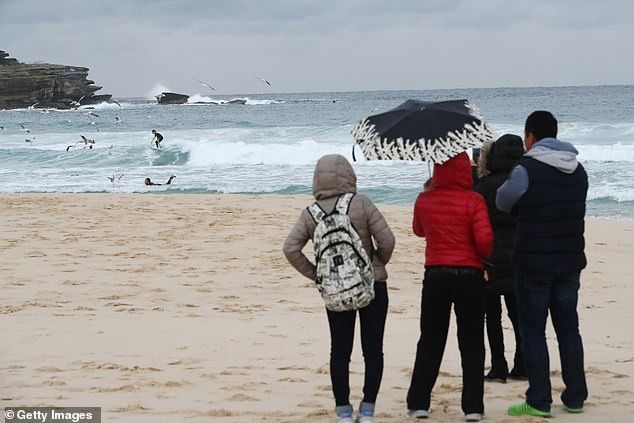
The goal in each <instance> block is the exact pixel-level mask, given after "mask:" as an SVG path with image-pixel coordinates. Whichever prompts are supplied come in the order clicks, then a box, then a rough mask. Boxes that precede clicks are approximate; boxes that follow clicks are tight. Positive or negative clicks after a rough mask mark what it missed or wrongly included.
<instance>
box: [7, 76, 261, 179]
mask: <svg viewBox="0 0 634 423" xmlns="http://www.w3.org/2000/svg"><path fill="white" fill-rule="evenodd" d="M194 79H195V78H194ZM255 79H257V80H258V81H260V82H262V83H263V84H267V85H269V86H270V85H271V83H270V82H269V81H267V80H266V79H265V78H262V77H260V76H256V77H255ZM195 80H196V81H198V82H199V83H200V84H201V85H202V86H203V87H205V88H207V89H209V90H211V91H216V89H215V88H214V87H213V86H212V85H211V84H210V83H208V82H204V81H201V80H200V79H195ZM85 97H86V96H81V97H80V98H79V99H78V100H73V101H72V102H71V103H70V105H71V106H72V107H74V108H78V107H80V106H81V105H82V104H81V101H82V100H83V99H84V98H85ZM110 101H111V102H112V103H115V104H116V105H117V106H119V108H121V104H119V103H118V102H117V101H116V100H110ZM38 104H40V103H39V102H38V103H34V104H32V105H31V106H29V107H28V109H30V110H33V109H35V106H37V105H38ZM40 113H42V114H48V113H50V110H49V109H46V108H44V109H41V110H40ZM85 116H86V117H87V118H88V120H89V121H90V124H91V125H92V126H93V127H94V128H95V130H96V131H97V132H100V131H99V122H98V121H97V120H96V119H95V118H99V115H98V114H97V113H95V112H93V111H89V112H87V113H85ZM65 121H66V123H67V124H68V125H72V124H73V121H71V120H69V119H66V120H65ZM121 122H123V121H122V120H121V117H119V116H118V115H117V116H115V117H114V123H115V124H120V123H121ZM5 131H6V128H5V127H4V126H1V125H0V135H2V134H3V133H4V132H5ZM20 131H22V132H23V133H25V134H27V136H28V138H26V139H25V140H24V142H26V143H28V144H30V145H31V146H33V144H34V143H35V141H36V138H35V136H34V135H33V134H31V130H30V129H29V128H27V127H26V126H24V125H20ZM80 137H81V141H77V142H75V143H74V144H70V145H68V146H67V147H66V151H67V152H68V151H70V149H71V148H73V149H74V148H77V146H81V149H86V148H87V149H90V150H92V148H93V146H94V145H95V140H94V139H91V138H88V137H86V136H84V135H80ZM112 148H113V145H111V146H110V147H108V154H109V155H110V154H112ZM123 176H124V175H123V174H120V175H116V174H114V173H113V174H112V176H108V177H107V178H108V180H109V181H110V182H111V183H113V184H115V181H116V183H118V182H120V181H121V178H123Z"/></svg>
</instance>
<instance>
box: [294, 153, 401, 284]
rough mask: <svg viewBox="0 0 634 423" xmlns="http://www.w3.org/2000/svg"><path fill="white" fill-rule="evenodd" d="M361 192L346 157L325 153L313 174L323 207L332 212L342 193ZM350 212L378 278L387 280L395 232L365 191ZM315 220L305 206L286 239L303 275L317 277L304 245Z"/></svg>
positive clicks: (295, 262) (378, 279)
mask: <svg viewBox="0 0 634 423" xmlns="http://www.w3.org/2000/svg"><path fill="white" fill-rule="evenodd" d="M347 192H353V193H356V192H357V176H356V175H355V173H354V170H353V169H352V166H351V165H350V162H348V160H346V158H345V157H343V156H341V155H339V154H330V155H327V156H324V157H322V158H321V159H319V161H318V162H317V165H316V166H315V173H314V175H313V195H314V197H315V200H317V202H318V203H319V205H320V206H321V208H322V209H324V211H326V212H327V213H330V212H331V211H332V210H333V209H334V207H335V203H336V201H337V198H338V196H339V195H340V194H344V193H347ZM348 216H350V220H351V221H352V224H353V225H354V228H355V229H356V230H357V232H358V233H359V236H360V237H361V241H362V242H363V246H364V247H365V250H366V252H367V253H368V256H370V257H372V263H373V265H374V278H375V279H376V280H377V281H386V280H387V271H386V270H385V265H386V264H387V262H388V261H389V260H390V257H391V256H392V251H394V243H395V240H394V234H392V231H391V230H390V227H389V226H388V224H387V222H386V221H385V219H384V218H383V215H382V214H381V212H380V211H379V210H378V209H377V208H376V206H375V205H374V204H373V203H372V201H370V199H369V198H368V197H366V196H365V195H363V194H356V195H355V196H354V197H353V198H352V201H351V202H350V208H349V209H348ZM315 227H316V224H315V221H314V220H313V218H312V217H311V216H310V213H309V212H308V210H307V209H304V210H303V211H302V213H301V215H300V216H299V221H298V222H297V223H296V224H295V226H294V227H293V229H292V230H291V232H290V233H289V234H288V237H287V238H286V241H285V242H284V249H283V250H284V255H285V256H286V258H287V259H288V261H289V262H290V263H291V265H292V266H293V267H294V268H295V269H297V271H298V272H300V273H301V274H302V275H304V276H306V277H307V278H309V279H311V280H315V277H316V267H315V264H313V262H312V261H310V260H309V259H308V258H307V257H306V255H304V253H303V252H302V249H303V248H304V246H305V245H306V243H307V242H308V241H309V240H312V239H313V234H314V232H315Z"/></svg>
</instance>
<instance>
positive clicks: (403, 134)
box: [352, 100, 493, 163]
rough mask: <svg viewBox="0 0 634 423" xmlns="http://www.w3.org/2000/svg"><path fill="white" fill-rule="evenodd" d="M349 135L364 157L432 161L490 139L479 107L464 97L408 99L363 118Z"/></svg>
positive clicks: (439, 160) (488, 130) (453, 154)
mask: <svg viewBox="0 0 634 423" xmlns="http://www.w3.org/2000/svg"><path fill="white" fill-rule="evenodd" d="M352 135H353V136H354V138H355V139H356V143H357V144H359V146H360V147H361V151H363V155H364V156H365V158H366V159H367V160H420V161H431V162H433V163H444V162H445V161H447V160H449V159H450V158H452V157H453V156H455V155H457V154H458V153H461V152H463V151H465V150H467V149H469V148H472V147H478V146H480V145H481V144H482V143H483V142H485V141H489V140H492V139H493V132H492V131H491V130H490V129H489V128H488V127H487V125H486V124H485V123H484V118H483V117H482V115H481V114H480V111H479V110H478V109H477V108H476V107H475V106H473V105H471V104H470V103H469V102H468V101H467V100H450V101H439V102H428V101H418V100H407V101H406V102H405V103H403V104H401V105H400V106H398V107H395V108H394V109H392V110H389V111H387V112H385V113H380V114H378V115H374V116H370V117H367V118H365V119H364V120H362V121H361V122H360V123H359V124H358V125H357V126H356V127H355V128H354V129H353V130H352ZM353 153H354V151H353ZM353 155H354V154H353Z"/></svg>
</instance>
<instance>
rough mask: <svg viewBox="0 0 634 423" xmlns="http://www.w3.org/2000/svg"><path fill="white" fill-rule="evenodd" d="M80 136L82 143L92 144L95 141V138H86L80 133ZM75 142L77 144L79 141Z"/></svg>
mask: <svg viewBox="0 0 634 423" xmlns="http://www.w3.org/2000/svg"><path fill="white" fill-rule="evenodd" d="M80 137H81V139H82V141H83V142H84V145H88V144H94V143H95V140H91V139H88V138H86V137H85V136H83V135H80ZM77 144H79V142H77Z"/></svg>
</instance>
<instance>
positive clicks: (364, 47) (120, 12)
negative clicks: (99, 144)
mask: <svg viewBox="0 0 634 423" xmlns="http://www.w3.org/2000/svg"><path fill="white" fill-rule="evenodd" d="M632 16H634V1H632V0H603V1H600V2H599V1H596V0H531V1H530V2H519V1H508V0H314V1H312V0H310V1H309V0H270V1H267V0H207V1H204V0H125V1H119V0H112V1H102V0H56V1H50V0H0V50H6V51H8V52H9V53H11V56H12V57H15V58H17V59H19V60H21V61H26V62H34V61H47V62H51V63H62V64H71V65H81V66H86V67H89V68H90V78H91V79H93V80H95V81H96V83H97V84H99V85H102V86H103V87H104V90H103V91H104V92H108V93H112V94H114V95H115V96H118V97H125V96H147V95H148V94H149V93H150V91H151V90H152V88H153V87H155V86H156V85H157V84H161V85H163V86H165V87H167V88H169V89H170V90H172V91H176V92H183V93H187V94H194V93H204V89H203V88H202V87H200V85H199V84H198V83H197V82H196V81H194V80H193V78H198V79H202V80H208V81H209V82H210V83H211V84H212V85H214V86H215V87H216V88H217V90H218V91H217V92H218V93H219V94H222V93H224V94H233V93H266V92H308V91H357V90H397V89H428V88H457V87H500V86H548V85H602V84H633V83H634V55H632V53H631V50H632V44H633V43H634V25H633V24H632V23H631V19H632ZM256 75H261V76H263V77H265V78H267V79H268V80H269V81H270V82H271V84H272V86H271V87H269V86H266V85H263V84H261V83H260V82H258V81H257V80H256V79H255V76H256Z"/></svg>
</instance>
